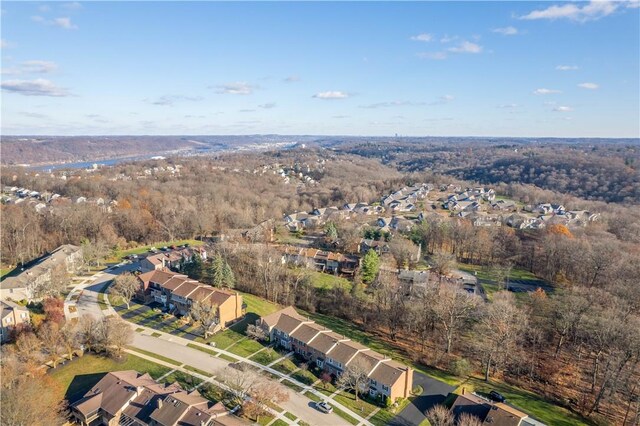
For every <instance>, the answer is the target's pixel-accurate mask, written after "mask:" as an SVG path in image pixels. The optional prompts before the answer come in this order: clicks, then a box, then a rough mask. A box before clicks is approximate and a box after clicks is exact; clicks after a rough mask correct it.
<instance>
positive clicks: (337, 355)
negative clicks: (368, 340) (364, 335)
mask: <svg viewBox="0 0 640 426" xmlns="http://www.w3.org/2000/svg"><path fill="white" fill-rule="evenodd" d="M368 350H370V349H369V348H367V347H366V346H362V345H361V344H360V343H357V342H353V341H351V340H347V341H345V342H338V344H337V345H335V346H334V347H333V349H331V350H330V351H329V353H327V354H326V355H327V356H328V357H329V358H331V359H334V360H336V361H338V362H340V363H342V364H344V365H347V363H348V362H349V361H351V359H352V358H353V357H354V355H355V354H357V353H358V352H360V351H368Z"/></svg>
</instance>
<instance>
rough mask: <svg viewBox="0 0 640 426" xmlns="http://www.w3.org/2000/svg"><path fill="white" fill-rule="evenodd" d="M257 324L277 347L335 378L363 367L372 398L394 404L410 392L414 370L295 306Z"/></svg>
mask: <svg viewBox="0 0 640 426" xmlns="http://www.w3.org/2000/svg"><path fill="white" fill-rule="evenodd" d="M256 324H257V325H258V326H260V327H262V329H264V330H265V332H266V333H268V335H269V338H270V340H271V341H272V342H274V343H275V344H276V345H277V346H281V347H283V348H285V349H287V350H291V351H294V352H295V353H297V354H298V355H300V356H301V357H303V358H304V359H306V360H307V361H308V362H310V363H313V364H315V365H316V366H317V367H318V368H321V369H322V370H324V371H327V372H328V373H329V374H331V375H332V376H333V377H334V378H335V377H339V376H340V374H342V372H343V371H345V369H347V368H349V367H350V366H353V365H358V366H359V367H364V368H365V369H366V371H367V377H368V378H369V382H368V386H367V390H368V393H369V394H370V395H371V396H372V397H378V398H381V399H382V400H383V401H386V400H390V401H392V402H393V401H395V400H396V399H397V398H407V397H409V395H410V393H411V390H412V386H413V369H411V368H409V367H407V366H405V365H403V364H400V363H398V362H396V361H393V360H392V359H390V358H388V357H386V356H384V355H382V354H379V353H378V352H375V351H372V350H371V349H369V348H367V347H366V346H363V345H361V344H359V343H357V342H354V341H352V340H350V339H348V338H347V337H345V336H342V335H340V334H338V333H335V332H333V331H331V330H330V329H328V328H325V327H323V326H321V325H319V324H316V323H315V322H314V321H312V320H310V319H308V318H305V317H303V316H302V315H300V314H298V313H297V312H296V310H295V309H294V308H293V307H292V306H289V307H287V308H284V309H282V310H280V311H278V312H275V313H273V314H271V315H267V316H265V317H262V318H260V319H259V320H258V321H257V322H256Z"/></svg>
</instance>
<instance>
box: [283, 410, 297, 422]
mask: <svg viewBox="0 0 640 426" xmlns="http://www.w3.org/2000/svg"><path fill="white" fill-rule="evenodd" d="M284 416H285V417H286V418H288V419H289V420H296V419H297V417H296V416H295V415H293V414H291V413H290V412H288V411H287V412H286V413H284Z"/></svg>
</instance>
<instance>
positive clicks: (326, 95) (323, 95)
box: [313, 90, 349, 99]
mask: <svg viewBox="0 0 640 426" xmlns="http://www.w3.org/2000/svg"><path fill="white" fill-rule="evenodd" d="M313 97H314V98H317V99H346V98H348V97H349V94H348V93H346V92H342V91H339V90H329V91H327V92H319V93H316V94H315V95H313Z"/></svg>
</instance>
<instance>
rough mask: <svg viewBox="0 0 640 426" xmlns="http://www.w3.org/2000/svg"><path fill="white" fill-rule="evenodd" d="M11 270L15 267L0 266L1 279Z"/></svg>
mask: <svg viewBox="0 0 640 426" xmlns="http://www.w3.org/2000/svg"><path fill="white" fill-rule="evenodd" d="M11 271H13V268H0V279H2V278H4V276H5V275H7V274H8V273H9V272H11Z"/></svg>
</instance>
